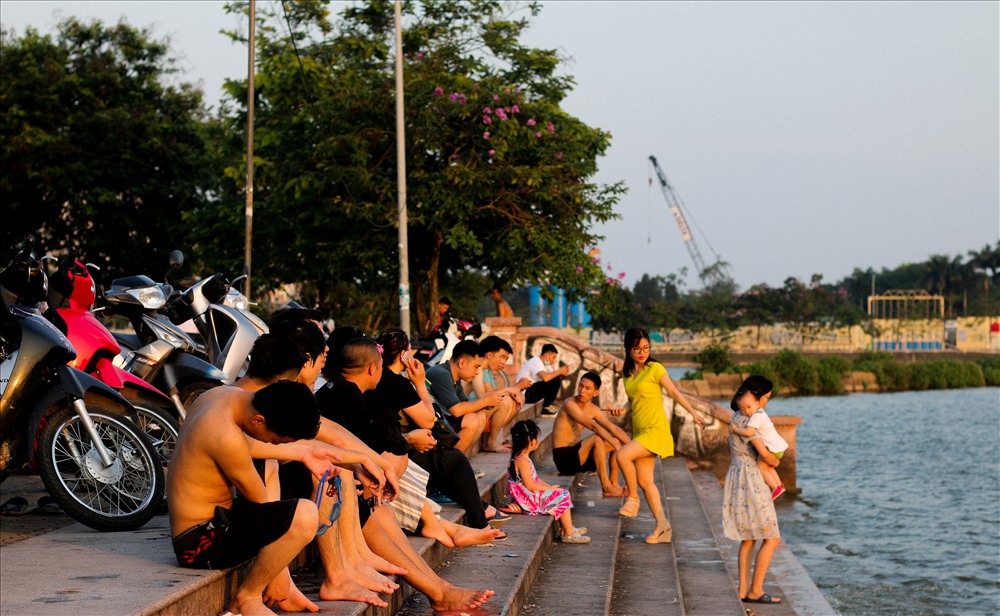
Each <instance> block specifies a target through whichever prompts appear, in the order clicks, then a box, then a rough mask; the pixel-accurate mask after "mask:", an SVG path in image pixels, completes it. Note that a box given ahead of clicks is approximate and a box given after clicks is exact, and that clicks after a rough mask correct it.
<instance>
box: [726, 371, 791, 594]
mask: <svg viewBox="0 0 1000 616" xmlns="http://www.w3.org/2000/svg"><path fill="white" fill-rule="evenodd" d="M761 378H762V377H759V376H757V375H752V376H750V377H748V378H747V379H746V380H745V381H744V382H743V385H741V386H740V389H739V391H741V392H744V393H742V394H741V395H740V399H739V400H738V404H739V405H740V406H742V407H748V406H751V405H755V404H757V403H758V401H759V398H760V397H761V396H763V395H764V394H761V393H760V391H754V389H753V387H754V385H755V383H756V382H758V381H759V379H761ZM765 380H766V379H765ZM768 391H770V390H768ZM734 399H735V398H734ZM749 423H750V417H749V416H747V414H746V413H743V412H739V413H734V414H733V419H732V425H733V426H735V427H736V428H739V429H745V428H746V427H747V425H748V424H749ZM729 453H730V462H729V469H728V470H727V471H726V479H725V483H724V485H723V492H722V530H723V532H724V533H725V535H726V537H727V538H728V539H735V540H736V541H739V542H740V552H739V557H738V561H737V562H738V565H739V572H740V582H739V588H738V591H739V594H740V600H741V601H743V602H745V603H772V604H774V603H781V598H780V597H772V596H770V595H768V594H767V593H766V592H764V577H765V576H766V575H767V569H768V567H769V566H770V565H771V557H772V556H774V551H775V550H777V549H778V545H780V544H781V534H780V533H779V532H778V515H777V513H776V512H775V510H774V502H773V499H772V498H771V490H770V489H769V488H768V486H767V484H766V483H764V478H763V477H762V476H761V474H760V471H759V470H758V468H757V460H758V459H760V460H764V461H765V462H767V463H768V464H769V465H771V466H772V467H776V466H778V458H777V457H776V456H775V455H774V454H773V453H771V451H770V450H768V448H767V445H766V444H765V443H764V439H763V437H762V436H761V434H760V431H757V430H755V431H754V432H753V434H751V435H750V436H741V435H740V434H738V433H736V432H733V433H731V434H730V435H729ZM758 540H762V543H761V545H760V548H759V549H758V550H757V556H756V558H753V559H751V557H752V555H753V549H754V545H755V544H756V543H757V541H758ZM751 560H753V562H751ZM751 566H752V567H751ZM751 569H752V573H753V575H752V576H751Z"/></svg>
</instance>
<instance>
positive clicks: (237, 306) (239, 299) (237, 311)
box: [166, 272, 267, 382]
mask: <svg viewBox="0 0 1000 616" xmlns="http://www.w3.org/2000/svg"><path fill="white" fill-rule="evenodd" d="M242 278H243V277H240V278H238V279H237V281H238V280H240V279H242ZM233 282H234V281H232V280H230V278H229V273H228V272H226V273H217V274H213V275H211V276H209V277H207V278H204V279H202V280H200V281H198V282H197V283H195V284H194V285H192V286H191V287H189V288H188V289H186V290H185V291H184V292H183V293H181V294H180V295H179V296H178V297H177V298H176V299H174V300H172V301H171V302H169V304H168V306H167V309H166V310H167V314H168V316H169V317H170V320H171V321H172V322H173V323H174V324H177V325H180V324H184V323H188V322H190V323H191V324H193V326H194V328H195V329H196V331H197V334H194V332H189V334H192V337H194V335H197V336H199V337H200V341H201V343H202V344H203V345H204V349H205V353H206V356H207V358H208V361H209V363H211V364H212V365H213V366H215V367H217V368H219V369H220V370H222V371H223V372H224V373H225V374H226V376H227V377H228V378H229V379H230V380H231V382H232V381H235V380H236V379H238V378H239V377H240V376H242V375H243V373H244V372H245V371H246V365H247V362H248V360H249V357H250V349H251V348H253V343H254V342H255V341H256V340H257V338H258V337H260V336H261V335H262V334H265V333H267V324H266V323H264V321H262V320H261V319H260V318H259V317H257V316H256V315H254V314H253V313H252V312H250V310H249V305H250V303H249V301H248V300H247V299H246V296H245V295H243V294H242V293H240V292H239V291H237V290H236V289H235V287H234V285H233Z"/></svg>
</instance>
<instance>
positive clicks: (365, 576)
mask: <svg viewBox="0 0 1000 616" xmlns="http://www.w3.org/2000/svg"><path fill="white" fill-rule="evenodd" d="M344 573H346V574H347V577H349V578H351V579H352V580H354V581H355V582H357V583H358V584H361V585H362V586H364V587H365V588H367V589H368V590H371V591H373V592H384V593H386V594H392V593H393V592H395V591H396V589H398V588H399V584H397V583H395V582H393V581H392V580H390V579H389V578H388V577H386V576H384V575H382V574H381V573H379V572H378V571H376V570H374V569H372V568H371V567H369V566H368V565H366V564H363V563H360V564H355V565H352V566H351V567H349V568H348V569H347V570H346V571H345V572H344Z"/></svg>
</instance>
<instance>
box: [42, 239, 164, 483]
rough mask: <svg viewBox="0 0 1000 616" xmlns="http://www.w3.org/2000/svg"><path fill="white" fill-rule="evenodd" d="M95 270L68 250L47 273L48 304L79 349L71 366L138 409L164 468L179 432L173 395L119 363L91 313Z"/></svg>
mask: <svg viewBox="0 0 1000 616" xmlns="http://www.w3.org/2000/svg"><path fill="white" fill-rule="evenodd" d="M96 271H99V268H98V267H97V266H95V265H93V264H86V265H84V264H83V263H81V262H80V261H78V260H77V259H76V257H75V256H74V255H73V254H70V255H69V256H68V257H67V258H66V259H64V260H63V261H61V262H60V264H59V267H58V269H56V271H55V272H51V273H48V274H47V275H48V279H49V292H48V303H49V306H50V307H54V308H55V310H56V313H57V314H58V316H59V317H60V318H61V320H62V321H63V322H64V323H65V325H66V337H67V338H69V341H70V343H71V344H72V345H73V348H74V349H76V353H77V355H76V359H74V360H73V361H72V362H70V365H71V366H73V367H74V368H77V369H79V370H82V371H84V372H86V373H87V374H89V375H91V376H93V377H95V378H97V379H98V380H100V381H101V382H103V383H105V384H106V385H109V386H111V387H113V388H114V389H116V390H117V391H118V392H119V393H121V394H122V395H123V396H124V397H125V399H127V400H128V401H129V403H131V404H132V406H133V407H135V410H136V412H137V413H138V414H139V427H140V428H142V430H143V431H144V432H145V433H146V434H147V435H149V436H150V438H151V439H152V440H153V442H154V443H156V444H157V445H158V447H157V449H158V451H159V454H160V458H161V459H162V461H163V464H164V467H166V466H167V464H168V463H169V462H170V457H171V456H172V455H173V451H174V446H175V445H176V443H177V435H178V434H179V433H180V423H179V421H178V419H177V417H178V415H177V411H176V410H175V409H174V403H173V401H172V400H171V399H170V397H168V396H167V395H166V394H164V393H163V392H162V391H160V390H159V389H157V388H156V387H154V386H153V385H150V384H149V383H147V382H146V381H144V380H142V379H141V378H139V377H137V376H135V375H134V374H132V373H131V372H128V371H127V370H125V369H123V368H121V367H119V366H118V365H116V364H115V359H117V358H118V357H119V355H120V354H121V350H122V349H121V347H120V346H119V345H118V342H117V341H116V340H115V337H114V335H113V334H112V333H111V331H110V330H108V328H107V327H105V326H104V324H103V323H101V322H100V321H99V320H98V319H97V317H96V316H95V315H94V312H93V310H94V309H95V308H94V304H95V302H96V301H97V285H96V284H95V282H94V272H96ZM97 310H100V308H97Z"/></svg>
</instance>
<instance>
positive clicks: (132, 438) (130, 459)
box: [38, 401, 165, 531]
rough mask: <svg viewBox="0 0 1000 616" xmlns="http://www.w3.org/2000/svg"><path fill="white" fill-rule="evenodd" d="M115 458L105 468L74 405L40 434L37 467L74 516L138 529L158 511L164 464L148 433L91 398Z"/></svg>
mask: <svg viewBox="0 0 1000 616" xmlns="http://www.w3.org/2000/svg"><path fill="white" fill-rule="evenodd" d="M87 411H88V412H89V414H90V418H91V419H92V420H93V422H94V427H95V428H96V429H97V434H98V436H99V437H100V439H101V441H102V442H103V443H104V446H105V447H106V448H107V449H108V452H109V453H110V454H111V456H112V458H113V462H112V464H111V466H110V467H107V468H105V467H104V464H103V463H102V462H101V458H100V456H99V455H98V453H97V449H96V448H95V447H94V446H93V443H92V442H91V440H90V437H89V435H88V434H87V431H86V429H85V428H84V424H83V420H82V419H81V418H80V416H79V415H78V414H77V413H76V411H75V410H74V409H73V408H72V407H68V408H64V409H61V410H59V411H56V412H55V413H54V414H53V415H52V416H51V417H49V418H48V419H47V420H46V422H45V425H44V426H43V427H42V430H41V432H40V434H39V437H38V466H39V474H40V475H41V478H42V482H43V483H44V484H45V488H46V489H47V490H48V492H49V494H51V495H52V497H53V498H55V499H56V501H57V502H58V503H59V505H60V506H61V507H62V508H63V510H64V511H65V512H66V513H68V514H69V515H70V516H72V517H73V519H75V520H77V521H78V522H80V523H82V524H85V525H86V526H89V527H90V528H93V529H95V530H100V531H126V530H134V529H136V528H139V527H140V526H142V525H143V524H145V523H146V522H148V521H149V520H150V518H152V517H153V515H155V514H156V512H157V511H158V509H159V508H160V505H161V503H162V502H163V493H164V489H165V482H164V475H163V465H162V464H160V457H159V454H158V453H157V452H156V450H155V449H153V446H152V444H151V443H150V442H149V439H148V437H146V435H145V434H144V433H143V432H142V431H141V430H140V429H139V428H137V427H136V426H135V424H133V423H132V421H131V420H130V419H129V418H128V417H127V416H126V415H124V414H122V413H121V412H119V411H115V410H111V409H108V408H105V407H104V406H102V405H101V404H100V403H99V402H95V401H90V402H88V403H87Z"/></svg>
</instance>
